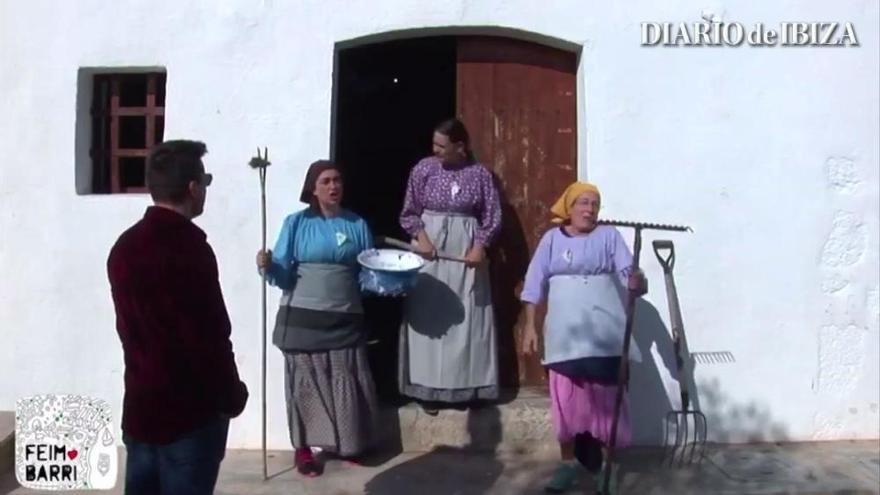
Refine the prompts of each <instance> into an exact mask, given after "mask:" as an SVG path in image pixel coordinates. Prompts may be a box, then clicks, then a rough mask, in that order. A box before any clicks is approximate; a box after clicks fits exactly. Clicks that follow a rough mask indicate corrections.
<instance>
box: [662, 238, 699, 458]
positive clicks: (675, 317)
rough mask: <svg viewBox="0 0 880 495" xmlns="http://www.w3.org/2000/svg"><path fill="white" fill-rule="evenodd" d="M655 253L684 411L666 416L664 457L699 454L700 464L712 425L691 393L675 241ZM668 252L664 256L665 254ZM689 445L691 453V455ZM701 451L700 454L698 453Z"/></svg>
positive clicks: (669, 242)
mask: <svg viewBox="0 0 880 495" xmlns="http://www.w3.org/2000/svg"><path fill="white" fill-rule="evenodd" d="M653 245H654V254H656V255H657V260H658V261H659V262H660V266H662V267H663V275H664V278H665V279H666V299H667V300H668V301H669V320H670V322H671V324H672V342H673V345H674V347H675V367H676V372H677V374H678V387H679V390H680V391H681V409H677V410H672V411H669V413H668V414H667V415H666V423H665V424H664V437H663V454H664V455H663V458H664V462H665V461H667V460H668V462H669V465H670V466H672V465H675V464H676V462H677V463H678V465H679V466H680V465H682V464H685V463H687V464H690V463H692V462H693V461H694V455H695V454H696V455H697V459H698V461H697V462H699V460H700V459H702V458H703V453H704V452H705V449H706V436H707V434H708V430H709V426H708V423H707V421H706V416H705V415H704V414H703V413H702V412H700V411H699V410H697V409H696V408H694V407H692V405H691V400H690V391H689V390H688V374H687V373H686V370H685V367H686V366H687V364H688V363H687V362H686V358H689V357H690V356H689V355H688V351H687V340H686V339H685V335H684V324H683V323H682V320H681V306H679V304H678V292H676V290H675V278H674V277H673V275H672V269H673V267H674V266H675V246H674V245H673V244H672V241H654V242H653ZM664 250H669V252H668V254H666V255H664V254H663V253H662V251H664ZM670 433H671V434H672V436H674V439H675V443H674V444H673V445H671V446H670V445H669V443H670ZM688 446H690V454H688ZM697 449H699V452H698V450H697Z"/></svg>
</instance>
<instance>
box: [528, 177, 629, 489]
mask: <svg viewBox="0 0 880 495" xmlns="http://www.w3.org/2000/svg"><path fill="white" fill-rule="evenodd" d="M600 206H601V195H600V193H599V189H598V188H597V187H596V186H595V185H593V184H589V183H585V182H575V183H573V184H571V185H570V186H568V188H566V189H565V191H564V192H563V193H562V195H561V196H560V197H559V200H558V201H557V202H556V203H555V204H554V205H553V206H552V207H551V208H550V212H551V213H552V214H553V217H554V218H553V222H554V223H556V224H559V225H558V226H555V227H553V228H552V229H550V230H549V231H547V233H545V234H544V236H543V238H542V239H541V242H540V243H539V244H538V248H537V249H536V251H535V254H534V256H533V257H532V260H531V262H530V264H529V269H528V272H527V273H526V279H525V285H524V287H523V291H522V294H521V295H520V299H521V300H522V301H523V302H524V303H525V305H526V323H525V332H524V338H523V348H524V349H523V350H524V351H525V352H526V353H534V352H537V350H538V331H537V329H536V328H535V305H537V304H538V303H540V302H542V301H544V300H546V301H547V303H548V306H547V307H548V309H547V316H546V318H545V320H544V359H543V364H544V365H545V366H546V367H547V368H548V369H549V382H550V397H551V412H552V417H553V425H554V428H555V430H556V436H557V438H558V440H559V443H560V451H561V454H562V463H561V464H560V466H559V468H558V469H557V471H556V473H555V474H554V476H553V479H552V480H551V481H550V483H549V484H548V485H547V487H546V489H547V491H548V492H551V493H562V492H565V491H566V490H568V489H569V488H571V487H572V486H573V484H574V483H575V481H576V479H577V463H576V461H575V444H576V443H577V446H578V458H579V459H580V460H581V462H582V463H584V465H585V466H586V467H587V469H588V470H590V471H592V472H594V473H598V472H599V471H600V470H601V469H602V467H603V464H604V459H605V452H604V451H605V446H607V445H608V443H609V440H610V436H611V423H612V421H613V416H614V402H615V395H616V392H617V387H616V384H617V377H618V371H619V366H620V359H621V356H620V353H621V350H622V349H623V334H624V324H625V313H624V304H623V297H622V293H623V291H621V290H620V289H621V288H622V287H627V288H629V289H630V290H634V291H636V292H637V293H638V294H644V293H645V292H646V289H645V286H646V285H645V280H644V277H643V276H642V275H641V273H635V274H633V273H632V254H631V253H630V250H629V248H628V247H627V245H626V243H625V242H624V240H623V237H622V236H621V235H620V232H618V231H617V229H615V228H614V227H612V226H608V225H599V223H598V216H599V208H600ZM587 302H588V304H587ZM633 350H634V352H633V354H634V355H631V359H636V360H639V359H640V356H638V350H637V349H636V348H635V347H633ZM630 439H631V428H630V423H629V414H628V408H627V404H626V401H624V404H623V408H622V411H621V416H620V422H619V426H618V429H617V443H616V444H617V445H618V446H625V445H626V444H628V443H629V442H630ZM575 440H577V442H575Z"/></svg>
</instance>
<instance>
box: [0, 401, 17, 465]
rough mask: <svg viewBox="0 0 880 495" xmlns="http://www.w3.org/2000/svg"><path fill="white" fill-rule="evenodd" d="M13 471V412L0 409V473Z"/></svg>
mask: <svg viewBox="0 0 880 495" xmlns="http://www.w3.org/2000/svg"><path fill="white" fill-rule="evenodd" d="M14 471H15V413H14V412H12V411H0V473H12V472H14Z"/></svg>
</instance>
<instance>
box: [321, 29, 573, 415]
mask: <svg viewBox="0 0 880 495" xmlns="http://www.w3.org/2000/svg"><path fill="white" fill-rule="evenodd" d="M337 57H338V58H337V66H336V70H337V73H336V88H335V95H334V97H335V115H334V118H335V121H334V136H335V139H334V143H333V156H334V159H335V160H337V161H338V162H340V163H341V164H342V165H343V167H344V168H345V172H346V184H347V187H346V203H347V206H348V207H349V208H351V209H353V210H354V211H356V212H358V213H360V214H361V215H363V216H364V218H366V219H367V221H368V222H369V224H370V227H371V228H372V229H373V231H374V233H375V234H376V235H386V236H393V237H397V238H401V239H403V238H404V234H403V232H402V230H401V229H400V228H399V226H398V225H397V215H398V213H399V211H400V207H401V205H402V202H403V194H404V187H405V183H406V179H407V177H408V174H409V170H410V169H411V168H412V166H413V165H414V164H415V163H416V162H417V161H418V160H419V159H420V158H423V157H424V156H426V155H428V154H429V153H430V152H431V148H430V146H431V134H432V129H433V126H434V125H436V124H437V123H438V122H439V121H441V120H443V119H446V118H449V117H450V116H453V115H455V116H458V117H459V118H461V119H462V120H464V122H465V123H466V124H467V126H468V129H469V130H470V132H471V135H472V138H473V144H474V148H475V151H476V153H477V158H478V159H479V160H480V161H481V162H482V163H483V164H484V165H486V166H487V167H489V168H490V169H491V170H492V171H493V172H494V173H495V176H496V178H497V180H498V182H499V185H500V186H501V189H502V191H503V199H502V201H503V205H504V227H503V229H502V234H501V238H500V239H499V241H498V242H497V243H496V245H495V246H494V247H493V249H492V250H491V252H490V256H491V260H492V264H491V266H492V289H493V300H494V303H495V307H496V319H497V323H498V326H499V328H498V330H499V332H498V334H499V352H500V363H499V364H500V367H501V373H502V377H501V379H502V383H503V384H505V385H506V386H508V387H510V388H515V387H518V386H542V385H544V384H545V375H544V372H543V369H542V368H541V366H540V359H539V357H538V356H523V355H522V354H521V353H520V352H519V350H518V349H519V347H518V345H517V343H518V338H519V334H520V330H519V325H520V318H521V306H520V304H519V301H518V295H519V291H520V289H521V285H522V279H523V276H524V275H525V271H526V267H527V265H528V261H529V258H530V255H531V253H532V252H533V250H534V248H535V246H536V245H537V243H538V241H539V240H540V238H541V235H542V234H543V233H544V231H545V230H546V229H547V228H549V226H550V222H549V215H548V208H549V206H550V205H551V204H552V202H553V201H554V200H555V199H556V196H557V195H558V194H559V192H560V191H562V189H563V188H564V187H565V186H566V185H567V184H568V183H570V182H571V181H573V180H575V179H576V177H577V156H576V155H577V120H576V115H577V103H576V102H577V95H576V71H577V54H576V53H574V52H571V51H565V50H560V49H557V48H552V47H549V46H546V45H543V44H537V43H532V42H527V41H522V40H518V39H512V38H506V37H492V36H432V37H424V38H413V39H401V40H393V41H384V42H377V43H371V44H367V45H361V46H355V47H351V48H344V49H340V50H339V51H338V53H337ZM366 305H367V312H368V315H367V318H368V322H369V324H370V331H371V337H370V339H371V345H370V355H371V361H372V363H373V370H374V373H375V376H376V380H377V384H378V387H379V391H380V394H381V395H382V396H383V397H384V398H386V399H388V398H392V397H394V396H395V395H396V392H395V390H396V389H395V381H394V380H395V376H396V365H397V328H398V325H399V321H400V305H399V302H396V301H389V300H370V301H367V302H366Z"/></svg>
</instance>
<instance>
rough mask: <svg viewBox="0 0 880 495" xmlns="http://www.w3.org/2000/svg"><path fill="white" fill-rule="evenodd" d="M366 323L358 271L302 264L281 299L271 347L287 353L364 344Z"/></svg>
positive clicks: (321, 264) (342, 267)
mask: <svg viewBox="0 0 880 495" xmlns="http://www.w3.org/2000/svg"><path fill="white" fill-rule="evenodd" d="M363 322H364V317H363V307H362V306H361V293H360V285H359V284H358V280H357V268H356V267H353V266H347V265H339V264H324V263H301V264H299V265H298V266H297V268H296V282H295V285H294V288H293V290H291V291H285V292H284V294H283V295H282V296H281V305H280V307H279V309H278V316H277V317H276V319H275V329H274V331H273V332H272V343H273V344H275V345H276V346H277V347H278V348H280V349H281V350H283V351H287V352H294V351H305V352H313V351H325V350H331V349H341V348H345V347H351V346H354V345H358V344H359V343H361V342H362V340H363Z"/></svg>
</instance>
